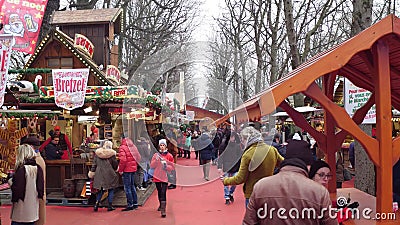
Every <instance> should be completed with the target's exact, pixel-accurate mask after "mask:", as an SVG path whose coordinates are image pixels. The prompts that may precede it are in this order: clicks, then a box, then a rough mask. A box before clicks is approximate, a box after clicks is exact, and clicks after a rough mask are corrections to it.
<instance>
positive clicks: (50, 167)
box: [45, 160, 71, 193]
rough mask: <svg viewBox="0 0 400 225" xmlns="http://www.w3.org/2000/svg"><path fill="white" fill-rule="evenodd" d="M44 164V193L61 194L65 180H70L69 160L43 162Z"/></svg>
mask: <svg viewBox="0 0 400 225" xmlns="http://www.w3.org/2000/svg"><path fill="white" fill-rule="evenodd" d="M45 162H46V191H47V192H48V193H50V192H61V191H63V185H64V180H65V179H71V162H70V160H45Z"/></svg>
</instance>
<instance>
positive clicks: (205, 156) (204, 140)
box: [196, 134, 214, 160]
mask: <svg viewBox="0 0 400 225" xmlns="http://www.w3.org/2000/svg"><path fill="white" fill-rule="evenodd" d="M196 146H197V149H196V151H200V159H201V160H211V159H212V156H213V150H214V145H213V144H212V141H211V139H210V138H209V137H208V135H207V134H202V135H201V136H200V137H199V138H198V139H197V143H196Z"/></svg>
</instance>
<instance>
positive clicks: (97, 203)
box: [93, 201, 100, 212]
mask: <svg viewBox="0 0 400 225" xmlns="http://www.w3.org/2000/svg"><path fill="white" fill-rule="evenodd" d="M99 204H100V202H99V201H96V203H95V204H94V207H93V211H95V212H97V211H99Z"/></svg>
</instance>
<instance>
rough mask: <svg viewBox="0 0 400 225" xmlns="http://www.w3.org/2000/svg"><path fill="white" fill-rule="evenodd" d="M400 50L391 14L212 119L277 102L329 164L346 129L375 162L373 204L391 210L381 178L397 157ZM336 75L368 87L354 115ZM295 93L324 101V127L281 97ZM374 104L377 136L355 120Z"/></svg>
mask: <svg viewBox="0 0 400 225" xmlns="http://www.w3.org/2000/svg"><path fill="white" fill-rule="evenodd" d="M399 55H400V19H399V18H397V17H395V16H394V15H389V16H387V17H386V18H384V19H383V20H381V21H380V22H378V23H376V24H374V25H373V26H371V27H369V28H368V29H366V30H364V31H363V32H361V33H359V34H358V35H356V36H354V37H353V38H351V39H349V40H347V41H345V42H343V43H342V44H339V45H337V46H335V47H333V48H331V49H329V50H327V51H325V52H322V53H320V54H317V55H315V56H314V57H312V58H311V59H309V60H308V61H307V62H305V63H303V64H302V65H300V66H299V67H298V68H296V69H295V70H293V71H291V72H290V73H288V74H287V75H286V76H285V77H283V78H282V79H280V80H278V81H277V82H275V83H274V84H272V85H271V87H269V88H267V89H265V90H264V91H262V92H261V93H259V94H257V95H256V96H254V97H252V98H250V99H249V100H247V101H246V102H245V103H244V104H243V105H242V106H240V107H238V108H237V109H235V110H234V111H233V112H231V113H229V114H228V115H226V116H224V117H223V118H221V119H220V120H218V121H216V123H217V125H218V124H220V123H222V122H224V121H225V120H226V119H228V118H229V117H231V116H236V121H242V120H245V119H247V120H249V119H250V120H253V119H254V118H261V117H262V116H264V115H267V114H270V113H272V112H273V111H274V110H275V109H276V108H277V107H281V108H282V109H284V110H285V111H286V112H287V113H288V115H289V116H290V117H291V118H292V119H293V121H294V122H295V123H296V125H298V126H299V127H301V128H303V129H304V130H306V131H307V132H308V133H310V134H311V135H312V136H313V137H314V138H315V139H316V140H317V141H318V143H320V145H319V146H320V147H321V148H322V149H324V150H325V151H326V153H327V158H328V162H329V164H330V165H331V167H333V168H334V167H335V152H336V150H337V148H340V146H341V144H342V143H341V142H343V140H344V138H345V136H346V135H347V134H350V135H351V136H353V137H354V138H355V139H357V140H358V141H359V142H360V144H361V145H362V146H363V147H364V148H365V149H366V152H367V154H368V156H369V158H370V159H371V160H372V161H373V163H374V164H375V165H376V168H377V177H378V179H377V196H379V197H377V210H378V211H380V212H381V211H383V212H389V211H391V210H392V195H391V193H392V185H388V184H390V182H388V183H385V182H387V181H389V180H391V179H392V166H393V164H394V163H395V162H397V160H399V157H400V137H397V138H394V139H392V132H391V131H392V122H391V115H392V111H391V107H392V106H393V107H394V108H395V109H398V110H399V109H400V72H399V71H400V60H399ZM337 76H341V77H345V78H346V79H348V80H350V81H351V82H352V83H353V84H354V85H356V86H357V87H359V88H362V89H365V90H367V91H370V92H371V93H372V94H371V95H370V96H369V99H368V101H367V102H366V103H365V104H364V105H363V106H361V108H359V109H358V110H357V111H356V112H355V114H354V115H353V117H350V116H349V115H348V113H347V112H346V111H345V110H344V108H342V107H341V106H339V105H337V104H336V103H335V102H334V101H333V98H334V86H335V81H336V78H337ZM320 78H322V80H323V88H321V87H319V86H318V84H317V83H316V80H317V79H320ZM296 93H302V94H304V95H306V96H307V97H310V98H311V99H313V100H315V101H316V102H318V103H319V104H320V105H321V106H322V107H323V109H324V111H325V130H324V133H318V132H316V131H315V129H314V128H312V127H311V126H310V124H309V123H308V122H307V121H306V119H305V118H304V117H303V116H302V115H301V113H299V112H297V111H296V110H294V109H293V108H292V107H291V106H290V105H289V104H288V103H287V102H286V101H285V99H287V98H288V97H289V96H291V95H293V94H296ZM374 104H375V105H376V127H377V132H376V133H377V138H376V139H374V138H372V137H371V136H370V135H368V134H366V133H365V132H363V131H362V130H361V129H360V127H359V126H358V125H359V124H361V123H362V121H363V119H364V117H365V115H366V114H367V112H368V110H369V109H370V108H371V107H372V106H373V105H374ZM249 115H251V116H249ZM246 117H247V118H246ZM337 127H339V128H341V131H340V132H336V128H337ZM333 174H335V173H333ZM334 176H335V175H334ZM334 179H335V177H334ZM329 190H330V191H334V190H335V189H334V185H333V186H332V185H330V187H329Z"/></svg>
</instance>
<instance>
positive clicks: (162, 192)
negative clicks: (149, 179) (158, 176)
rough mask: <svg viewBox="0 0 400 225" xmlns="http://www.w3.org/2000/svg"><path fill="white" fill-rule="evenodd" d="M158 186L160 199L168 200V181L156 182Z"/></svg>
mask: <svg viewBox="0 0 400 225" xmlns="http://www.w3.org/2000/svg"><path fill="white" fill-rule="evenodd" d="M156 188H157V192H158V201H160V202H162V201H167V188H168V183H166V182H156Z"/></svg>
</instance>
